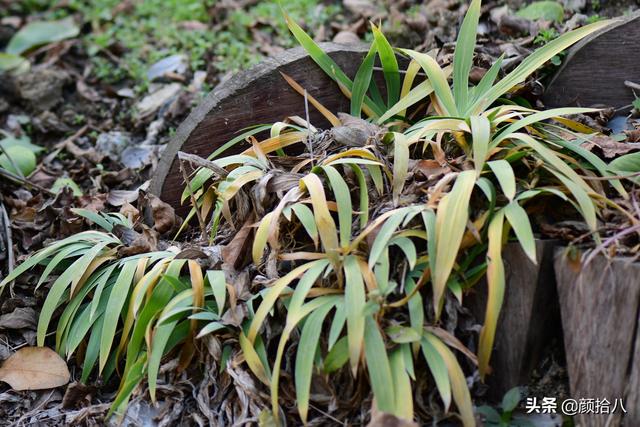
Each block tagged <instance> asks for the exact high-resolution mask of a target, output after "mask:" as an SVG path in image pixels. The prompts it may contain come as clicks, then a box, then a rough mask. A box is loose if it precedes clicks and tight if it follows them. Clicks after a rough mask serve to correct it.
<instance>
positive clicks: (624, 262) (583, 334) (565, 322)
mask: <svg viewBox="0 0 640 427" xmlns="http://www.w3.org/2000/svg"><path fill="white" fill-rule="evenodd" d="M565 252H566V251H564V250H560V251H558V253H557V254H556V256H555V271H556V283H557V286H558V294H559V297H560V307H561V315H562V329H563V331H564V346H565V354H566V358H567V370H568V373H569V385H570V388H571V397H572V398H573V399H576V400H578V401H579V399H607V400H608V401H609V402H610V403H611V408H613V405H614V402H615V401H616V399H622V401H623V405H624V408H625V409H626V410H627V411H628V413H627V414H624V413H623V412H622V410H621V409H620V407H618V411H617V412H616V413H615V414H600V415H597V414H593V413H589V414H583V415H578V420H577V424H579V425H581V426H587V427H591V426H594V427H600V426H605V425H607V426H617V425H620V423H621V422H622V423H624V425H625V426H640V331H639V330H638V326H640V317H639V316H640V263H633V262H631V260H630V259H626V258H614V259H612V260H608V259H606V258H605V257H603V256H598V257H596V258H595V259H594V260H593V261H592V262H590V263H589V264H588V265H582V266H578V268H576V263H572V262H570V261H569V260H568V258H567V256H566V254H565ZM623 415H624V417H623Z"/></svg>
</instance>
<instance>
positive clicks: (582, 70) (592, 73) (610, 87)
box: [544, 12, 640, 110]
mask: <svg viewBox="0 0 640 427" xmlns="http://www.w3.org/2000/svg"><path fill="white" fill-rule="evenodd" d="M625 80H628V81H632V82H635V83H638V84H640V12H636V13H634V14H633V15H631V16H628V17H622V18H618V19H617V20H616V21H615V22H614V23H613V24H612V25H611V26H609V27H607V28H606V29H604V30H602V31H600V32H598V33H596V34H594V35H592V36H590V37H587V38H585V39H584V40H582V41H581V42H580V43H578V44H577V45H576V46H574V47H573V48H571V49H570V50H569V53H568V55H567V57H566V58H565V60H564V65H563V66H562V67H561V68H560V70H559V71H558V73H557V74H556V76H555V77H554V79H553V80H552V81H551V83H550V84H549V86H548V88H547V90H546V91H545V95H544V102H545V105H547V106H549V107H567V106H580V107H591V106H594V105H606V106H611V107H616V108H621V107H625V106H628V105H630V104H631V102H632V101H633V99H634V95H633V92H632V91H631V89H630V88H628V87H626V86H625V84H624V82H625ZM638 95H640V93H639V94H638ZM628 109H629V108H626V110H628Z"/></svg>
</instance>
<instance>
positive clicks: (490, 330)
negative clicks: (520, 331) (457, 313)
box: [478, 210, 505, 379]
mask: <svg viewBox="0 0 640 427" xmlns="http://www.w3.org/2000/svg"><path fill="white" fill-rule="evenodd" d="M503 225H504V211H503V210H500V211H498V213H496V215H495V216H494V217H493V219H492V220H491V223H490V224H489V231H488V233H487V238H488V240H489V248H488V250H487V287H488V296H487V309H486V312H485V318H484V324H483V326H482V330H481V331H480V341H479V343H478V368H479V370H480V377H481V378H483V379H484V377H485V375H486V374H487V373H488V372H489V359H490V358H491V352H492V351H493V342H494V338H495V333H496V325H497V324H498V317H499V316H500V309H501V308H502V301H503V299H504V287H505V271H504V263H503V261H502V230H503Z"/></svg>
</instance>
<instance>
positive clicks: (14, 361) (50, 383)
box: [0, 347, 71, 390]
mask: <svg viewBox="0 0 640 427" xmlns="http://www.w3.org/2000/svg"><path fill="white" fill-rule="evenodd" d="M70 376H71V374H70V373H69V368H67V364H66V363H65V361H64V360H63V359H62V358H61V357H60V356H59V355H58V353H56V352H55V351H53V350H51V349H50V348H48V347H24V348H21V349H20V350H18V351H17V352H16V353H15V354H13V355H12V356H11V357H9V358H8V359H7V360H6V361H5V362H4V364H3V365H2V367H0V381H4V382H5V383H7V384H9V385H10V386H11V388H12V389H14V390H42V389H47V388H55V387H60V386H63V385H65V384H67V383H68V382H69V378H70Z"/></svg>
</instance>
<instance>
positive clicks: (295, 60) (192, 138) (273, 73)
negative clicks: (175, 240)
mask: <svg viewBox="0 0 640 427" xmlns="http://www.w3.org/2000/svg"><path fill="white" fill-rule="evenodd" d="M320 46H321V47H322V48H323V50H324V51H325V52H327V53H328V54H329V55H330V56H331V57H332V58H333V60H334V61H335V62H336V63H337V64H338V65H339V66H340V67H341V68H342V70H343V71H344V72H345V74H347V75H348V76H349V77H351V78H353V77H354V76H355V74H356V71H357V69H358V66H359V65H360V63H361V62H362V58H363V57H364V55H366V53H367V51H368V49H369V48H368V46H366V45H364V44H362V45H339V44H334V43H321V44H320ZM281 72H282V73H285V74H287V75H289V76H291V77H292V78H293V79H294V80H296V81H297V82H298V83H299V84H300V85H302V87H304V88H305V89H306V90H307V91H308V93H309V94H310V95H312V96H313V97H314V98H316V99H317V100H318V101H320V103H322V104H323V105H324V106H325V107H327V108H328V109H329V110H330V111H332V112H340V111H343V112H348V111H349V99H348V98H347V97H346V96H345V95H344V94H343V93H342V92H341V91H340V89H339V87H338V85H337V84H336V83H335V82H334V81H333V80H331V79H330V78H329V77H328V76H327V75H326V74H325V73H324V71H322V70H321V69H320V67H319V66H318V65H316V63H315V62H313V60H312V59H311V58H310V57H309V56H308V55H307V54H306V52H305V51H304V50H303V49H302V48H295V49H290V50H287V51H285V52H283V53H282V54H280V55H277V56H275V57H273V58H269V59H266V60H264V61H263V62H261V63H260V64H258V65H256V66H255V67H253V68H251V69H249V70H247V71H243V72H240V73H238V74H236V75H235V76H233V77H231V78H230V79H229V80H227V81H225V82H223V83H221V84H220V85H218V87H216V88H215V89H214V90H213V91H212V92H211V93H209V94H208V95H207V97H206V98H205V99H204V101H202V102H201V103H200V105H198V106H197V107H196V108H195V109H194V110H193V111H192V112H191V114H189V116H188V117H187V118H186V120H185V121H184V122H183V123H182V124H181V125H180V127H178V130H177V132H176V134H175V136H174V137H173V139H172V140H171V142H170V143H169V144H168V145H167V147H166V149H165V150H164V152H163V154H162V157H161V159H160V161H159V163H158V167H157V169H156V172H155V174H154V176H153V178H152V180H151V185H150V191H151V192H152V193H153V194H156V195H158V196H159V197H160V198H161V199H162V200H164V201H165V202H167V203H169V204H171V205H172V206H173V207H174V208H177V209H178V211H179V212H181V213H184V207H181V204H180V196H181V194H182V191H183V189H184V182H183V178H182V174H181V173H180V171H179V164H178V161H177V154H178V151H184V152H187V153H190V154H197V155H198V156H201V157H205V158H206V157H207V156H208V155H210V154H211V153H212V152H213V151H215V149H216V148H218V147H220V146H221V145H222V144H224V143H226V142H228V141H229V140H230V139H232V138H233V137H235V136H237V135H238V134H239V132H240V131H241V130H242V129H243V128H246V127H247V126H252V125H256V124H265V123H274V122H276V121H280V120H283V119H284V118H285V117H287V116H291V115H299V116H304V112H305V102H304V97H302V96H301V95H300V94H298V93H297V92H295V91H294V90H293V89H291V87H290V86H289V85H288V84H287V83H286V82H285V80H284V79H283V78H282V76H281V74H280V73H281ZM309 114H310V121H311V123H312V124H313V125H315V126H320V127H323V126H324V127H328V126H329V123H328V122H327V121H326V120H325V119H324V117H323V116H322V115H321V114H320V113H318V112H317V110H316V109H315V108H313V106H310V108H309ZM240 147H242V149H245V148H247V146H246V145H244V146H243V144H238V146H237V149H236V150H235V152H237V151H238V150H240ZM233 152H234V150H232V149H230V150H229V153H233Z"/></svg>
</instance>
